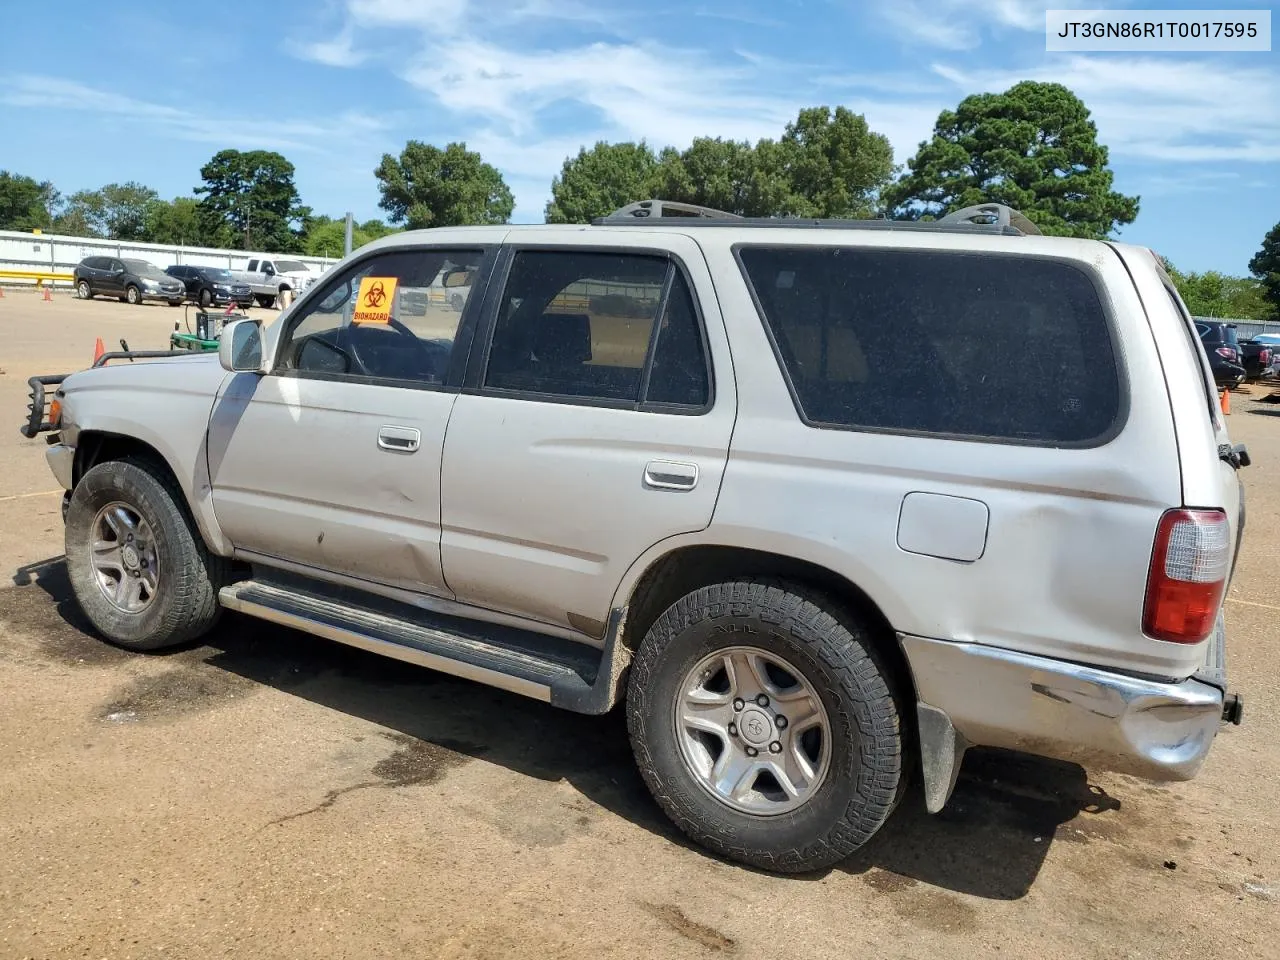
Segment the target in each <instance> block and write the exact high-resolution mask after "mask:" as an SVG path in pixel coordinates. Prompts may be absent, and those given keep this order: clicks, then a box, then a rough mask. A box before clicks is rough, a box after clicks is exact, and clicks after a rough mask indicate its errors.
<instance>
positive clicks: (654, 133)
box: [0, 0, 1280, 274]
mask: <svg viewBox="0 0 1280 960" xmlns="http://www.w3.org/2000/svg"><path fill="white" fill-rule="evenodd" d="M1060 3H1061V0H1059V2H1058V3H1053V4H1049V3H1045V2H1038V0H988V2H972V0H864V2H857V0H768V2H765V0H739V2H738V3H730V2H718V0H691V2H688V3H681V2H679V0H619V2H613V3H601V2H587V0H507V2H484V0H312V2H305V0H273V2H263V0H255V2H240V0H222V2H221V3H216V4H215V3H201V4H177V3H171V2H166V0H114V2H112V3H109V4H107V5H106V7H104V6H103V5H102V4H101V3H100V2H96V3H89V2H85V0H64V2H62V3H59V4H57V5H56V7H54V8H43V7H41V6H40V5H38V4H7V5H6V11H5V30H4V37H3V38H0V129H3V130H4V131H5V137H4V139H3V140H2V141H0V169H9V170H12V171H16V172H20V173H25V174H28V175H30V176H34V177H36V178H38V179H51V180H53V181H54V183H55V184H56V185H57V187H58V188H59V189H60V190H62V191H63V193H64V194H70V193H72V192H74V191H75V190H79V189H83V188H93V187H98V186H101V185H102V184H104V183H110V182H113V181H124V180H139V181H142V182H143V183H146V184H149V185H150V186H152V187H154V188H155V189H157V190H159V191H160V193H161V194H162V195H163V196H166V197H171V196H175V195H179V194H188V193H189V192H190V191H191V189H192V187H194V186H196V185H197V184H198V183H199V168H200V166H201V165H202V164H203V163H204V162H206V161H207V160H208V158H209V157H210V156H211V155H212V154H213V153H214V152H215V151H216V150H218V149H221V148H223V147H236V148H239V149H253V148H259V147H261V148H267V149H276V150H280V151H281V152H282V153H284V154H285V156H287V157H288V158H289V159H290V160H291V161H292V162H293V163H294V164H295V166H296V167H297V183H298V187H299V190H300V192H301V194H302V199H303V202H304V203H307V204H309V205H310V206H311V207H312V208H313V209H315V210H316V211H317V212H320V213H328V214H330V215H341V214H342V213H343V212H344V211H345V210H348V209H350V210H352V211H353V212H354V213H355V214H356V216H357V217H358V218H360V219H365V218H368V217H374V216H379V215H381V211H380V210H379V209H378V207H377V202H378V193H377V186H376V182H375V180H374V177H373V168H374V167H375V166H376V165H377V162H378V160H379V158H380V157H381V155H382V154H383V153H384V152H392V153H397V152H399V150H400V149H401V148H402V147H403V145H404V142H405V141H406V140H408V139H410V138H414V139H420V140H426V141H428V142H433V143H437V144H441V145H443V144H444V143H447V142H449V141H451V140H465V141H466V142H467V144H468V146H470V147H471V148H472V149H478V150H480V152H481V153H482V154H483V155H484V157H485V159H487V160H489V161H490V162H491V163H493V164H494V165H495V166H497V167H498V168H499V169H500V170H502V172H503V174H504V176H505V177H506V180H507V182H508V184H510V185H511V187H512V189H513V190H514V192H515V195H516V213H515V217H514V218H513V219H515V220H517V221H521V222H540V221H541V219H542V208H543V204H544V203H545V201H546V199H547V195H548V191H549V188H550V182H551V178H552V177H553V176H554V175H555V173H556V172H557V171H558V170H559V167H560V164H561V163H562V162H563V160H564V158H565V157H566V156H567V155H569V154H572V153H576V152H577V149H578V147H579V146H580V145H582V144H590V143H593V142H594V141H596V140H598V139H605V140H614V141H616V140H635V139H640V138H644V139H646V140H648V141H649V143H650V144H652V145H654V146H655V147H659V146H663V145H666V144H672V145H676V146H685V145H687V144H688V143H689V141H690V140H691V139H692V138H693V137H695V136H699V135H711V136H723V137H733V138H737V139H750V140H753V141H754V140H755V139H757V138H759V137H765V136H768V137H776V136H778V135H779V134H780V133H781V131H782V128H783V126H784V124H785V123H786V122H787V121H788V120H790V119H792V118H794V116H795V114H796V112H797V111H798V110H799V108H801V107H803V106H811V105H816V104H828V105H833V106H834V105H835V104H844V105H846V106H848V107H850V108H851V109H853V110H855V111H857V112H861V113H864V114H865V115H866V116H867V119H868V121H869V122H870V124H871V126H872V128H873V129H875V130H878V131H880V132H882V133H884V134H886V135H887V136H888V137H889V139H890V141H891V142H892V143H893V146H894V151H895V155H896V159H897V160H898V162H900V163H905V161H906V159H907V158H908V157H909V156H911V155H912V154H913V153H914V151H915V149H916V146H917V144H918V143H919V141H921V140H923V139H925V138H927V137H928V135H929V133H930V130H931V129H932V125H933V123H934V121H935V120H936V118H937V115H938V112H939V110H941V109H943V108H946V107H952V106H954V105H955V104H956V103H957V102H958V101H959V100H960V99H961V98H962V97H964V96H965V95H967V94H969V93H974V92H980V91H987V90H992V91H994V90H1003V89H1006V88H1007V87H1009V86H1011V85H1012V84H1013V83H1016V82H1017V81H1019V80H1023V79H1036V80H1056V81H1059V82H1062V83H1065V84H1067V85H1068V86H1069V87H1070V88H1071V89H1073V90H1074V91H1075V92H1076V93H1077V94H1078V95H1079V96H1080V97H1081V98H1082V99H1083V100H1084V101H1085V103H1086V104H1087V105H1088V107H1089V108H1090V109H1091V110H1092V111H1093V115H1094V119H1095V121H1096V122H1097V125H1098V128H1099V133H1100V137H1101V139H1102V141H1103V142H1104V143H1105V144H1107V145H1108V146H1109V147H1110V149H1111V162H1112V167H1113V168H1114V170H1115V171H1116V185H1117V188H1118V189H1120V190H1122V191H1124V192H1126V193H1130V194H1135V193H1136V194H1140V195H1141V198H1142V203H1141V212H1140V214H1139V216H1138V220H1137V222H1136V223H1134V224H1133V225H1132V226H1130V227H1127V228H1124V229H1123V230H1122V231H1121V233H1120V238H1121V239H1124V240H1128V241H1132V242H1135V243H1142V244H1146V245H1149V246H1152V247H1154V248H1155V249H1157V250H1159V251H1160V252H1161V253H1163V254H1165V255H1166V256H1168V257H1170V258H1171V259H1172V260H1173V261H1174V262H1175V263H1176V264H1178V265H1179V266H1180V267H1183V268H1184V269H1195V270H1207V269H1218V270H1224V271H1228V272H1231V273H1237V274H1239V273H1244V272H1245V269H1246V264H1247V262H1248V260H1249V257H1250V256H1252V254H1253V253H1254V252H1255V251H1256V250H1257V249H1258V247H1259V245H1260V244H1261V241H1262V236H1263V234H1264V233H1265V232H1266V231H1267V230H1268V229H1269V228H1270V227H1271V226H1272V225H1273V224H1275V223H1276V222H1277V221H1280V56H1277V54H1276V53H1231V54H1197V53H1163V54H1132V53H1105V54H1102V53H1098V54H1065V53H1054V54H1049V53H1045V50H1044V46H1045V42H1044V9H1045V7H1046V6H1055V7H1056V6H1058V5H1059V4H1060ZM1104 5H1105V4H1104V3H1102V2H1094V3H1090V4H1088V6H1091V7H1100V6H1104ZM1149 6H1157V4H1149ZM1158 6H1160V7H1162V8H1170V7H1178V6H1186V7H1192V8H1195V7H1201V8H1203V7H1204V6H1205V5H1204V4H1203V2H1201V3H1199V4H1196V3H1191V4H1179V3H1176V2H1172V0H1161V2H1160V3H1159V4H1158ZM19 38H21V40H20V41H19Z"/></svg>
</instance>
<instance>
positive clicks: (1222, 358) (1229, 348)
mask: <svg viewBox="0 0 1280 960" xmlns="http://www.w3.org/2000/svg"><path fill="white" fill-rule="evenodd" d="M1196 332H1197V333H1199V334H1200V341H1201V343H1203V344H1204V351H1205V353H1207V354H1208V355H1209V366H1210V367H1211V368H1212V370H1213V379H1214V382H1215V383H1217V385H1218V386H1219V387H1225V388H1226V389H1228V390H1230V389H1232V388H1233V387H1238V386H1240V384H1242V383H1244V377H1245V372H1244V364H1243V362H1242V357H1241V354H1240V341H1239V340H1238V339H1237V338H1236V325H1235V324H1234V323H1223V322H1220V321H1216V320H1197V321H1196Z"/></svg>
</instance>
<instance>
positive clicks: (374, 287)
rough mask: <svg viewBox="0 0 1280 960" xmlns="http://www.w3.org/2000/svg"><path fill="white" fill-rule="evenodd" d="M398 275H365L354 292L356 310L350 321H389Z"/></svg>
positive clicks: (394, 300)
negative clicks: (358, 288) (357, 290)
mask: <svg viewBox="0 0 1280 960" xmlns="http://www.w3.org/2000/svg"><path fill="white" fill-rule="evenodd" d="M399 282H400V280H399V278H398V277H365V278H363V279H362V280H361V281H360V290H359V292H358V293H357V294H356V312H355V313H353V314H352V315H351V322H352V323H390V322H391V311H392V309H394V307H395V302H396V284H398V283H399Z"/></svg>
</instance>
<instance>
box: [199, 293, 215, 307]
mask: <svg viewBox="0 0 1280 960" xmlns="http://www.w3.org/2000/svg"><path fill="white" fill-rule="evenodd" d="M211 303H213V294H212V293H211V292H210V290H209V288H208V287H205V288H204V289H203V290H201V291H200V306H201V307H203V308H204V309H206V310H207V309H208V308H209V304H211Z"/></svg>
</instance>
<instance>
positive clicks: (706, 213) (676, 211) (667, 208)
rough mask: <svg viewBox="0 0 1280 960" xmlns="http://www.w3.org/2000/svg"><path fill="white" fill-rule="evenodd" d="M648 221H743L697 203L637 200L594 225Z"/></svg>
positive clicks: (599, 218) (735, 215)
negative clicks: (628, 219)
mask: <svg viewBox="0 0 1280 960" xmlns="http://www.w3.org/2000/svg"><path fill="white" fill-rule="evenodd" d="M632 217H634V218H639V219H647V218H650V217H707V218H714V219H717V220H741V219H743V218H742V217H740V216H738V215H737V214H736V213H726V212H725V211H723V210H716V209H714V208H712V207H700V206H698V204H696V203H678V202H676V201H675V200H637V201H636V202H635V203H629V204H627V205H626V206H625V207H619V208H618V209H617V210H615V211H613V213H611V214H609V215H608V216H607V217H596V219H595V220H593V221H592V222H593V223H598V222H600V221H605V220H625V219H627V218H632Z"/></svg>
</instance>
